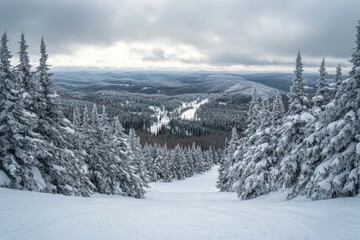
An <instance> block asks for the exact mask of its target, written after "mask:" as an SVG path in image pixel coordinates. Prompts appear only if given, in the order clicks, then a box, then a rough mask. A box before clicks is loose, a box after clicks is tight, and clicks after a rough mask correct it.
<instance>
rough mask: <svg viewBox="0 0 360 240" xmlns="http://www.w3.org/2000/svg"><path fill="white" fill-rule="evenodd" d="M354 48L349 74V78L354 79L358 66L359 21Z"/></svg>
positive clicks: (359, 64) (359, 57)
mask: <svg viewBox="0 0 360 240" xmlns="http://www.w3.org/2000/svg"><path fill="white" fill-rule="evenodd" d="M355 45H356V46H355V48H354V50H353V53H352V54H351V59H350V62H351V63H352V65H353V66H352V68H351V71H350V73H349V75H350V77H354V76H355V75H356V74H357V72H356V71H357V70H356V69H357V68H358V67H359V66H360V20H359V22H358V25H357V26H356V40H355Z"/></svg>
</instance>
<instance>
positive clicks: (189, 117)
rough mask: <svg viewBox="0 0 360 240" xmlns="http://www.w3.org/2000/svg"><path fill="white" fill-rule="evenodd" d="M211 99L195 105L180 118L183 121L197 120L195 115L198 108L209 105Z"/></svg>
mask: <svg viewBox="0 0 360 240" xmlns="http://www.w3.org/2000/svg"><path fill="white" fill-rule="evenodd" d="M208 102H209V99H204V100H202V101H201V102H199V103H197V104H194V105H193V106H192V107H191V108H190V109H188V110H186V111H185V112H183V113H182V114H181V116H180V118H181V119H183V120H194V119H195V114H196V111H197V110H198V108H199V107H200V106H201V105H203V104H205V103H208Z"/></svg>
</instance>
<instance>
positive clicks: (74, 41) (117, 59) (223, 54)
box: [0, 0, 360, 71]
mask: <svg viewBox="0 0 360 240" xmlns="http://www.w3.org/2000/svg"><path fill="white" fill-rule="evenodd" d="M359 9H360V0H296V1H295V0H294V1H292V0H96V1H95V0H2V1H1V7H0V28H1V29H3V31H5V30H6V31H7V32H8V36H9V38H10V41H11V43H10V48H11V50H12V53H13V55H16V52H18V50H17V48H18V43H17V42H18V40H19V37H20V33H21V30H23V31H24V32H25V34H26V38H27V41H28V43H29V45H30V49H29V51H30V54H31V56H32V60H33V62H34V64H36V61H37V59H38V48H39V46H38V45H39V41H40V38H41V37H42V36H44V38H45V41H46V43H47V45H48V52H49V54H50V62H51V64H52V65H53V67H55V68H63V67H74V68H111V69H116V68H121V69H129V68H131V69H143V68H144V69H204V70H247V71H252V70H255V71H257V70H259V71H278V70H280V71H282V70H289V69H292V68H293V65H294V61H295V57H296V53H297V51H298V50H300V51H301V53H302V55H303V62H304V65H305V67H308V68H310V67H313V68H315V67H317V66H318V65H320V61H321V58H322V57H325V58H326V61H327V65H328V70H329V71H331V70H332V68H333V67H334V66H335V64H337V63H339V62H340V63H342V64H343V65H344V66H345V65H346V64H347V59H348V58H349V57H350V54H351V49H352V48H353V47H354V45H355V44H354V41H355V26H356V24H357V22H358V20H360V14H359ZM16 61H17V60H16Z"/></svg>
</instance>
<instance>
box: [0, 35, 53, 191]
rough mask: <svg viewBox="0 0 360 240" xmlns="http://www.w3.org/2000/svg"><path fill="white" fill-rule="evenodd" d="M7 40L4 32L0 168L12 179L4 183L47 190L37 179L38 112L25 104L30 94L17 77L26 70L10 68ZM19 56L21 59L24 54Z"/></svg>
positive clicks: (0, 69)
mask: <svg viewBox="0 0 360 240" xmlns="http://www.w3.org/2000/svg"><path fill="white" fill-rule="evenodd" d="M7 42H8V38H7V35H6V33H4V34H3V36H2V39H1V49H0V59H1V65H0V82H1V83H2V84H1V85H2V86H1V87H2V92H1V113H0V140H1V152H0V154H1V157H0V159H1V164H0V170H2V171H3V172H4V173H5V174H6V176H7V178H8V179H9V180H10V181H8V182H7V183H6V184H5V185H6V186H9V187H13V188H17V189H28V190H36V191H45V189H46V186H45V184H44V183H43V181H41V180H38V175H39V174H40V173H39V170H38V168H37V166H38V161H37V156H38V155H39V151H40V145H41V140H40V139H39V135H38V134H36V133H35V132H34V128H36V126H37V116H36V115H35V114H34V113H32V112H30V111H28V109H27V108H26V104H25V102H24V100H25V99H26V98H27V97H28V94H27V92H26V91H25V89H24V87H23V85H22V84H21V82H20V81H19V80H20V78H18V76H21V75H22V74H25V73H22V72H21V74H20V73H19V74H18V75H17V74H16V73H14V72H13V71H12V70H11V65H10V59H11V54H10V51H9V50H8V47H7ZM20 59H22V56H21V55H20ZM26 70H28V69H26ZM24 71H25V70H24Z"/></svg>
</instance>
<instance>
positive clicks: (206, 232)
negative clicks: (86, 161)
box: [0, 168, 360, 240]
mask: <svg viewBox="0 0 360 240" xmlns="http://www.w3.org/2000/svg"><path fill="white" fill-rule="evenodd" d="M216 178H217V168H213V169H212V170H211V171H209V172H207V173H205V174H202V175H198V176H195V177H193V178H190V179H186V180H183V181H175V182H172V183H152V184H151V187H152V188H151V190H149V192H148V194H147V195H146V199H140V200H139V199H132V198H126V197H119V196H104V195H95V196H93V197H91V198H82V197H66V196H61V195H51V194H41V193H35V192H25V191H16V190H9V189H1V188H0V239H1V240H10V239H19V240H23V239H27V240H33V239H34V240H43V239H44V240H45V239H46V240H48V239H51V240H57V239H59V240H60V239H61V240H67V239H76V240H81V239H84V240H85V239H86V240H92V239H101V240H102V239H104V240H112V239H114V240H115V239H116V240H122V239H124V240H135V239H136V240H138V239H150V240H153V239H154V240H157V239H161V240H166V239H171V240H172V239H174V240H175V239H179V240H180V239H181V240H187V239H189V240H197V239H206V240H211V239H216V240H219V239H237V240H242V239H266V240H270V239H276V240H282V239H314V240H315V239H316V240H322V239H323V240H329V239H334V240H335V239H336V240H338V239H344V240H345V239H346V240H352V239H354V240H355V239H359V236H360V227H359V226H360V199H359V198H346V199H335V200H326V201H316V202H312V201H308V200H305V199H302V198H297V199H295V200H292V201H285V200H284V194H278V193H277V194H271V195H267V196H264V197H261V198H259V199H255V200H249V201H240V200H239V199H238V198H237V197H236V194H234V193H219V192H218V191H217V189H216V188H215V187H214V185H215V182H216Z"/></svg>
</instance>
